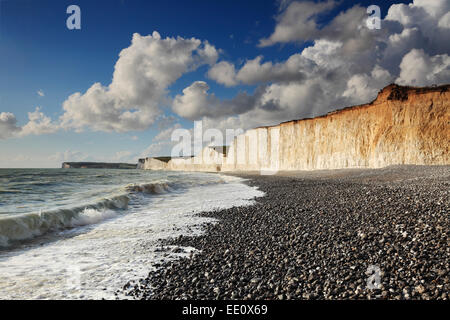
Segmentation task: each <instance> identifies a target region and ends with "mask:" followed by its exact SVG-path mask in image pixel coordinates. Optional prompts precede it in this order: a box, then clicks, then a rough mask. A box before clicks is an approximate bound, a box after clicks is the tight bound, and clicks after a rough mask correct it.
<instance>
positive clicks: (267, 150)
mask: <svg viewBox="0 0 450 320" xmlns="http://www.w3.org/2000/svg"><path fill="white" fill-rule="evenodd" d="M449 89H450V85H444V86H439V87H428V88H413V87H401V86H397V85H390V86H388V87H386V88H384V89H383V90H381V91H380V93H379V94H378V97H377V98H376V100H374V101H373V102H371V103H369V104H365V105H360V106H354V107H349V108H345V109H342V110H338V111H334V112H332V113H329V114H327V115H325V116H321V117H317V118H313V119H303V120H294V121H289V122H285V123H281V124H279V125H276V126H271V127H262V128H256V129H252V130H248V131H247V132H246V133H244V134H243V135H241V136H238V137H236V139H235V140H234V142H233V143H232V144H231V145H230V147H229V151H228V154H227V155H226V156H220V155H218V156H211V155H208V156H207V157H205V153H208V152H209V153H211V150H207V151H205V150H206V149H208V148H205V150H203V152H202V154H201V155H198V156H197V157H195V158H193V159H173V160H170V161H169V162H168V163H167V164H166V165H165V169H169V170H198V171H221V170H222V171H239V170H314V169H339V168H358V167H368V168H379V167H384V166H388V165H395V164H416V165H445V164H450V159H449V141H450V99H449V98H450V90H449ZM211 159H214V160H213V162H211ZM175 160H176V161H175ZM194 163H195V164H194ZM146 168H147V169H152V166H150V165H149V166H146Z"/></svg>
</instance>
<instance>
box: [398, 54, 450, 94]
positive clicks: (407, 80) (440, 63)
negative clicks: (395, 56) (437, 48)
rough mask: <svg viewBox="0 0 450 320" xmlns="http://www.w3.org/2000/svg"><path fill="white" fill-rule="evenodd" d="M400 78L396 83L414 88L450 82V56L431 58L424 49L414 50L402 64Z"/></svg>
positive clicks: (405, 57) (406, 56)
mask: <svg viewBox="0 0 450 320" xmlns="http://www.w3.org/2000/svg"><path fill="white" fill-rule="evenodd" d="M400 70H401V71H400V76H399V77H398V78H397V80H396V82H397V83H399V84H409V85H414V86H424V85H428V84H430V83H431V84H438V83H443V82H446V81H449V80H450V56H448V55H447V54H442V55H435V56H432V57H430V56H429V55H428V54H426V53H425V52H424V50H423V49H413V50H411V51H410V52H409V53H408V54H406V55H405V56H404V57H403V59H402V62H401V63H400Z"/></svg>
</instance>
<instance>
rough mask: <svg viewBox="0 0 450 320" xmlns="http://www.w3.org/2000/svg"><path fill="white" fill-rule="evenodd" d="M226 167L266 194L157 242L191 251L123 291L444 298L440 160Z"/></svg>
mask: <svg viewBox="0 0 450 320" xmlns="http://www.w3.org/2000/svg"><path fill="white" fill-rule="evenodd" d="M232 175H236V176H240V177H244V178H247V179H249V180H248V181H247V182H246V183H248V184H249V185H250V186H258V187H259V189H260V190H262V191H264V192H265V193H266V196H264V197H261V198H257V199H256V204H255V205H252V206H247V207H233V208H230V209H225V210H217V211H212V212H204V213H202V214H200V215H201V216H204V217H211V218H215V219H217V220H218V221H219V222H218V223H215V224H207V225H205V226H204V228H205V233H204V234H203V235H202V236H199V237H178V238H174V239H171V240H168V241H167V240H166V241H161V245H162V246H163V247H164V246H169V245H170V246H174V245H175V246H179V247H181V248H180V250H183V249H182V248H183V247H194V248H196V249H199V250H200V251H199V253H197V254H195V255H193V256H190V257H186V258H182V259H180V260H176V261H172V262H169V263H166V264H163V265H161V266H160V267H159V268H158V269H157V270H156V271H152V272H150V274H149V276H148V277H147V278H146V279H141V280H140V281H139V282H138V283H137V284H133V285H131V284H130V283H128V284H126V285H125V287H124V291H126V292H127V294H128V295H129V296H131V297H134V298H139V299H258V300H259V299H448V292H449V291H450V282H449V270H450V267H449V262H448V261H449V259H448V258H449V251H448V230H449V217H448V212H449V211H450V203H449V200H448V199H449V197H448V189H449V188H448V186H449V182H450V166H393V167H387V168H383V169H347V170H328V171H316V172H315V171H309V172H287V173H286V172H280V173H278V174H277V175H274V176H261V175H252V174H251V173H248V174H242V173H232ZM370 268H372V269H370ZM373 268H379V271H380V272H379V273H378V274H377V275H378V276H379V279H380V282H379V283H378V282H373V281H372V284H373V283H374V284H375V288H373V289H368V287H367V285H368V282H367V281H368V279H369V278H371V276H373V275H374V274H373V273H372V274H371V272H372V271H373ZM371 270H372V271H371ZM371 279H374V278H373V277H372V278H371Z"/></svg>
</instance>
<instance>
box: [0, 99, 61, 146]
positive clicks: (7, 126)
mask: <svg viewBox="0 0 450 320" xmlns="http://www.w3.org/2000/svg"><path fill="white" fill-rule="evenodd" d="M58 129H59V125H58V124H56V123H54V122H52V120H51V119H50V118H49V117H47V116H45V115H44V113H42V112H41V111H40V107H36V109H35V111H33V112H28V122H27V123H26V124H25V125H24V126H22V127H20V126H17V119H16V116H15V115H14V114H13V113H10V112H2V113H0V139H7V138H12V137H24V136H28V135H41V134H49V133H53V132H56V131H57V130H58Z"/></svg>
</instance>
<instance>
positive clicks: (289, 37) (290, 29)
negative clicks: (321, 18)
mask: <svg viewBox="0 0 450 320" xmlns="http://www.w3.org/2000/svg"><path fill="white" fill-rule="evenodd" d="M282 5H283V6H284V7H286V9H285V10H283V11H282V13H281V14H280V15H279V16H278V17H277V25H276V27H275V31H274V32H273V33H272V35H271V36H270V37H269V38H267V39H261V40H260V45H261V46H263V47H265V46H270V45H273V44H275V43H286V42H294V41H306V40H309V39H311V37H316V36H317V31H318V25H317V23H316V18H317V17H318V15H319V14H320V13H323V12H326V11H329V10H331V9H332V8H333V7H334V6H335V5H336V3H335V2H334V1H326V2H319V3H315V2H312V1H305V2H297V1H295V2H292V3H290V4H289V5H288V6H286V4H285V3H283V4H282Z"/></svg>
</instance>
